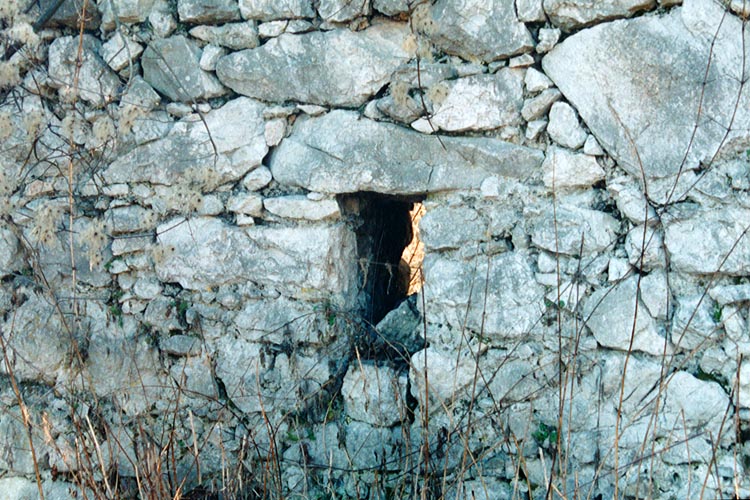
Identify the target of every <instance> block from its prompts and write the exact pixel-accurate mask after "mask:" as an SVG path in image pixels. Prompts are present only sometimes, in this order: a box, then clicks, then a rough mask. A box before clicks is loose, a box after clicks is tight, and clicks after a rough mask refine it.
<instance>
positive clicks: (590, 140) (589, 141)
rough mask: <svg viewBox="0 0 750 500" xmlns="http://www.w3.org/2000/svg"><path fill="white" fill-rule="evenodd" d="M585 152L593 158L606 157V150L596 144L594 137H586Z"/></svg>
mask: <svg viewBox="0 0 750 500" xmlns="http://www.w3.org/2000/svg"><path fill="white" fill-rule="evenodd" d="M583 152H584V153H586V154H587V155H591V156H604V150H603V149H602V147H601V146H600V145H599V143H598V142H596V137H594V136H593V135H589V136H588V137H586V142H585V143H584V144H583Z"/></svg>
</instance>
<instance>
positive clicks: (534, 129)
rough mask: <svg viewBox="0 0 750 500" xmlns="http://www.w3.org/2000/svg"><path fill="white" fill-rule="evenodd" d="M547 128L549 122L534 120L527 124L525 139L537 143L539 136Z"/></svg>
mask: <svg viewBox="0 0 750 500" xmlns="http://www.w3.org/2000/svg"><path fill="white" fill-rule="evenodd" d="M546 128H547V120H532V121H530V122H529V123H527V124H526V132H525V134H524V135H525V137H526V138H527V139H528V140H530V141H535V140H536V139H537V138H538V137H539V134H541V133H542V132H544V129H546Z"/></svg>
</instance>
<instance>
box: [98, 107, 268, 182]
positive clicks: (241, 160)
mask: <svg viewBox="0 0 750 500" xmlns="http://www.w3.org/2000/svg"><path fill="white" fill-rule="evenodd" d="M262 113H263V105H262V104H260V103H258V102H257V101H253V100H252V99H248V98H246V97H240V98H238V99H234V100H232V101H229V102H228V103H227V104H225V105H224V106H222V107H221V108H219V109H216V110H213V111H211V112H210V113H207V114H206V115H205V116H204V118H203V120H200V119H197V118H195V117H193V118H191V117H188V118H186V119H185V120H183V121H181V122H178V123H177V124H175V126H174V127H173V128H172V130H171V131H170V132H169V134H168V135H167V136H166V137H164V138H163V139H160V140H157V141H154V142H150V143H148V144H144V145H143V146H139V147H137V148H135V149H133V150H132V151H130V152H129V153H128V154H125V155H122V156H121V157H120V158H118V159H117V160H116V161H115V162H113V163H112V165H110V167H109V168H108V169H107V170H106V171H105V172H104V178H105V179H106V180H107V182H109V183H111V184H116V183H119V182H150V183H153V184H165V185H172V184H176V183H179V182H180V181H181V180H184V179H185V177H186V176H187V175H189V174H191V173H192V175H198V174H199V173H200V172H204V173H206V174H205V175H209V178H210V176H211V175H215V176H217V178H218V179H219V180H234V179H238V178H240V177H242V176H243V175H244V174H245V173H247V172H248V171H250V170H251V169H253V168H255V167H257V166H258V165H260V163H261V160H262V159H263V157H264V156H265V154H266V152H267V151H268V146H266V141H265V139H264V138H263V131H264V122H263V118H262ZM230 124H231V125H230ZM209 132H210V134H209ZM206 158H209V159H211V160H210V161H206ZM198 177H200V175H198Z"/></svg>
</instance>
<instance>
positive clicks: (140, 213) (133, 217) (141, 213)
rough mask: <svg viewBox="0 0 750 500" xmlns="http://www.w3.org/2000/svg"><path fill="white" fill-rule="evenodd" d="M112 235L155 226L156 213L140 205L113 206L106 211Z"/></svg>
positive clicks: (146, 229) (140, 230) (105, 216)
mask: <svg viewBox="0 0 750 500" xmlns="http://www.w3.org/2000/svg"><path fill="white" fill-rule="evenodd" d="M104 220H106V221H107V223H108V224H109V227H110V231H111V234H112V235H119V234H126V233H138V232H145V231H148V230H150V229H152V228H153V226H154V222H156V217H155V214H154V213H153V212H152V211H151V210H148V209H146V208H143V207H141V206H139V205H127V206H121V207H113V208H111V209H109V210H107V211H106V212H105V213H104Z"/></svg>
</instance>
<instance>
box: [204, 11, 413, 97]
mask: <svg viewBox="0 0 750 500" xmlns="http://www.w3.org/2000/svg"><path fill="white" fill-rule="evenodd" d="M406 35H407V29H406V27H405V26H404V25H403V24H396V23H388V22H386V23H382V24H378V25H375V26H372V27H371V28H368V29H367V30H365V31H363V32H360V33H358V34H354V33H352V32H351V31H349V30H348V29H338V30H333V31H329V32H326V33H321V32H313V33H308V34H303V35H289V34H284V35H281V36H279V37H277V38H274V39H272V40H269V41H268V42H267V43H265V44H264V45H263V46H261V47H259V48H257V49H251V50H247V51H242V52H238V53H235V54H230V55H228V56H225V57H223V58H221V59H219V61H218V62H217V64H216V74H217V75H218V77H219V79H220V80H221V82H222V83H224V85H227V86H228V87H230V88H231V89H232V90H234V91H235V92H238V93H240V94H243V95H248V96H251V97H255V98H257V99H262V100H265V101H287V100H292V101H300V102H307V103H313V104H322V105H334V106H359V105H360V104H362V103H364V102H365V101H366V100H367V99H368V98H369V97H370V96H372V95H373V94H375V93H376V92H378V90H380V89H381V88H382V87H384V86H385V85H386V84H387V83H388V79H389V78H390V76H391V74H392V73H393V71H395V69H396V68H397V67H398V66H399V65H400V64H401V63H404V62H406V60H407V59H408V56H407V54H406V53H405V52H404V50H403V48H402V44H403V41H404V38H405V37H406Z"/></svg>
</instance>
